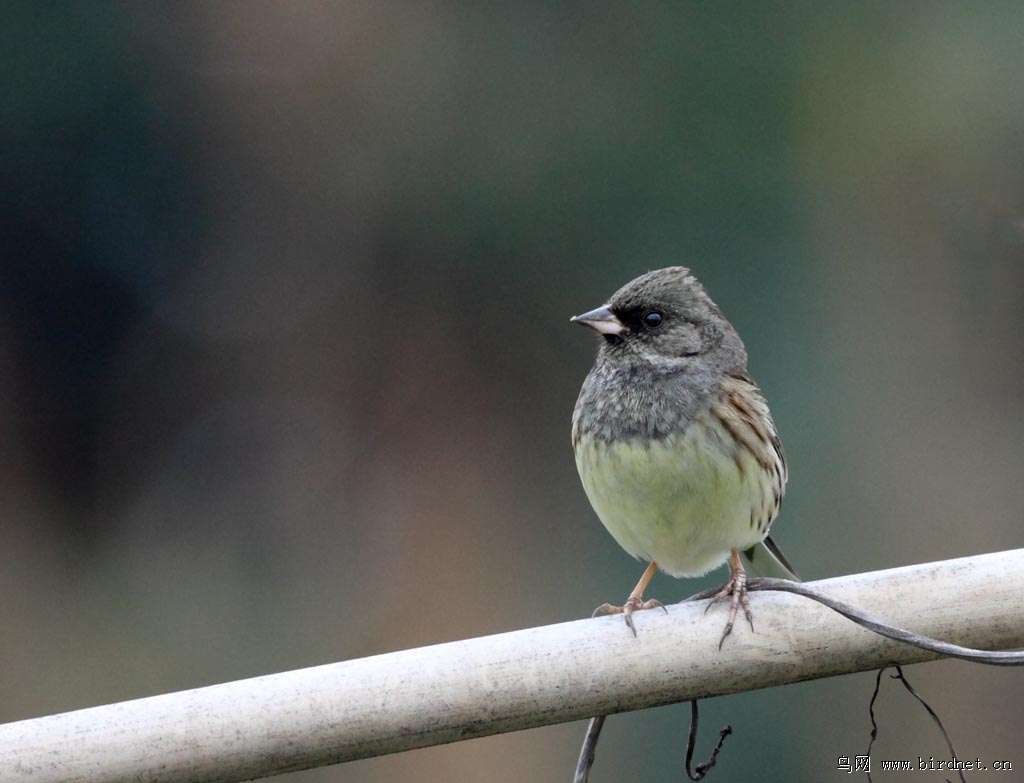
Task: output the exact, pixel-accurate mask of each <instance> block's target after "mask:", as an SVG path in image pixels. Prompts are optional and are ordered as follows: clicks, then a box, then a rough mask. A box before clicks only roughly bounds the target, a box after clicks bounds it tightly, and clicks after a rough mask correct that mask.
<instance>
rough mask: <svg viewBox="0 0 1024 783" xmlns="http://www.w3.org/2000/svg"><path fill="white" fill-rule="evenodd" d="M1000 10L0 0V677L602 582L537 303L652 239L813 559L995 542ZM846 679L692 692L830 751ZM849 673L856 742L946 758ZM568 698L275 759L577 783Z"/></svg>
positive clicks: (281, 649)
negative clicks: (764, 429) (748, 386)
mask: <svg viewBox="0 0 1024 783" xmlns="http://www.w3.org/2000/svg"><path fill="white" fill-rule="evenodd" d="M1022 29H1024V9H1022V8H1021V7H1020V6H1019V5H1018V4H1011V3H990V4H971V3H927V4H925V3H904V4H893V3H867V4H838V3H821V4H786V5H779V4H761V3H733V4H729V5H728V6H727V7H726V6H722V5H720V4H692V3H673V4H668V3H666V4H656V5H654V4H652V5H648V4H639V5H625V4H619V5H611V4H591V3H561V4H558V5H557V6H553V5H551V4H541V3H520V4H514V5H512V4H501V3H476V4H472V3H464V4H458V5H456V4H444V3H435V4H419V3H380V4H376V3H317V2H302V3H266V2H253V3H239V2H234V3H231V2H228V3H172V4H111V5H104V4H68V5H60V4H49V3H8V4H5V5H4V7H3V10H0V64H2V66H3V67H2V73H3V74H4V77H3V78H4V84H5V90H4V95H5V99H4V108H3V122H2V123H0V177H2V188H0V194H2V196H0V197H2V208H0V235H2V243H0V248H2V253H3V259H2V265H0V501H2V506H0V508H2V514H0V520H2V522H0V530H2V534H3V547H2V549H0V553H2V554H0V589H2V592H0V595H2V596H3V598H2V599H0V622H2V624H3V627H4V628H5V629H7V630H6V633H5V643H4V645H3V650H4V653H3V655H4V665H3V667H2V668H0V672H2V674H0V694H2V696H3V698H2V699H0V720H16V719H20V718H26V717H31V716H36V715H43V714H46V713H49V712H56V711H63V710H69V709H75V708H79V707H84V706H89V705H93V704H99V703H105V702H112V701H117V700H120V699H126V698H132V697H138V696H144V695H149V694H153V693H158V692H164V691H169V690H175V689H181V688H188V687H195V686H198V685H202V684H205V683H212V682H216V681H224V680H230V679H238V678H242V677H247V676H252V675H257V674H263V673H268V672H271V671H278V670H283V669H289V668H298V667H301V666H307V665H312V664H317V663H322V662H327V661H335V660H342V659H346V658H352V657H358V656H362V655H368V654H373V653H377V652H384V651H388V650H394V649H400V648H405V647H411V646H418V645H423V644H428V643H433V642H439V641H444V640H449V639H457V638H464V637H470V636H475V635H480V634H486V633H492V632H498V631H502V630H508V629H514V628H520V627H526V626H532V625H540V624H544V623H551V622H558V621H562V620H568V619H571V618H576V617H580V616H583V615H585V614H588V613H589V611H590V609H591V608H592V607H593V606H594V605H596V604H598V603H601V602H603V601H606V600H621V598H622V597H623V596H624V595H625V594H626V592H627V591H628V590H629V588H630V587H631V586H632V584H633V581H634V580H635V578H636V577H637V576H638V575H639V572H640V570H641V568H640V565H639V564H638V563H636V562H633V561H631V560H630V559H629V558H628V557H627V556H626V555H625V554H624V553H622V552H621V551H619V550H618V548H617V547H616V545H615V544H614V542H613V541H612V540H611V539H610V537H609V536H608V535H607V534H606V533H605V532H604V531H603V529H602V528H601V526H600V525H599V523H598V522H597V520H596V519H595V518H594V516H593V513H592V512H591V511H590V509H589V507H588V505H587V502H586V499H585V498H584V496H583V493H582V491H581V490H580V488H579V485H578V481H577V478H576V475H575V468H574V466H573V461H572V456H571V452H570V449H569V444H568V440H569V438H568V420H569V414H570V411H571V409H572V405H573V402H574V399H575V395H576V392H577V389H578V386H579V383H580V381H581V380H582V377H583V375H584V374H585V372H586V369H587V367H588V366H589V364H590V361H591V358H592V355H593V351H594V344H593V339H592V337H591V336H589V335H587V334H584V333H583V332H582V330H579V329H577V328H576V327H572V326H570V325H569V323H568V317H569V316H570V315H572V314H573V313H576V312H580V311H583V310H585V309H589V308H591V307H594V306H596V305H598V304H600V303H601V302H602V301H603V300H604V298H605V297H606V296H607V295H608V294H609V293H611V291H613V290H614V289H615V288H616V287H618V286H619V285H620V284H622V283H623V282H625V281H626V280H628V279H630V278H632V277H634V276H635V275H637V274H639V273H641V272H643V271H646V270H647V269H650V268H654V267H658V266H664V265H668V264H677V263H682V264H686V265H689V266H691V267H692V268H693V269H694V270H695V271H696V272H697V274H698V276H699V277H701V279H702V280H703V281H704V282H705V284H706V285H707V286H708V288H709V290H710V291H711V293H712V295H713V296H714V297H715V299H716V300H717V301H718V303H719V304H720V305H721V306H722V307H723V309H724V310H725V311H726V313H727V314H729V316H730V317H731V318H732V320H733V321H734V322H735V323H736V324H737V326H738V327H739V329H740V332H741V334H743V335H744V336H745V338H746V340H747V344H748V348H749V351H750V354H751V369H752V371H753V373H754V374H755V376H756V377H758V379H759V380H760V381H761V383H762V386H763V387H764V388H765V390H766V392H767V395H768V398H769V401H770V402H771V405H772V409H773V412H774V413H775V418H776V421H777V422H778V424H779V427H780V429H781V432H782V435H783V439H784V442H785V445H786V447H787V450H788V453H789V458H790V464H791V472H792V480H791V483H790V488H789V494H788V496H787V500H786V503H785V505H784V509H783V514H782V517H781V518H780V520H779V522H778V524H777V526H776V535H777V538H778V539H779V540H780V542H781V543H782V544H783V546H784V547H785V548H786V550H787V552H788V553H789V555H790V556H791V559H793V560H794V562H795V563H797V565H798V567H799V568H800V570H801V572H802V573H803V574H804V575H805V576H806V577H810V578H816V577H823V576H828V575H832V574H839V573H847V572H854V571H864V570H872V569H876V568H883V567H890V566H896V565H900V564H905V563H914V562H923V561H928V560H933V559H938V558H944V557H955V556H959V555H967V554H973V553H978V552H985V551H992V550H998V549H1006V548H1011V547H1015V546H1019V545H1020V543H1021V522H1022V518H1021V508H1024V483H1022V482H1021V481H1020V477H1021V474H1022V469H1024V447H1022V445H1021V444H1022V443H1024V437H1022V436H1024V428H1022V417H1021V415H1020V410H1021V401H1022V400H1021V397H1022V395H1021V389H1022V381H1024V371H1022V366H1024V363H1022V359H1024V356H1022V350H1021V341H1020V334H1021V329H1022V326H1024V308H1022V307H1021V294H1022V283H1024V146H1022V145H1021V143H1020V140H1021V138H1022V134H1024V92H1022V91H1021V90H1020V84H1019V82H1020V74H1021V73H1022V72H1024V48H1022V47H1021V36H1020V31H1021V30H1022ZM706 581H709V580H706ZM700 586H703V583H701V582H694V583H688V584H683V583H679V582H676V581H673V580H671V579H669V578H667V577H659V578H658V579H657V580H655V583H654V588H653V594H656V595H658V596H660V597H661V598H662V599H665V600H672V599H675V598H676V597H681V596H683V595H686V594H689V593H690V592H693V591H695V590H696V589H697V588H698V587H700ZM640 624H641V626H642V620H641V622H640ZM741 630H742V629H741ZM909 674H910V676H911V677H912V678H913V679H914V681H915V684H916V686H917V687H918V689H919V690H920V691H921V692H922V693H923V694H924V695H925V696H926V698H929V699H930V700H931V701H932V703H933V704H934V705H935V706H936V708H937V709H938V710H939V711H940V713H942V714H943V716H944V717H945V718H946V722H947V726H948V728H949V730H950V732H951V734H952V735H953V737H954V739H955V741H956V743H957V747H958V749H959V750H960V751H961V753H962V754H963V756H964V757H969V758H974V757H976V756H980V757H981V758H983V759H985V758H988V759H994V758H1013V757H1012V752H1011V751H1012V748H1014V747H1016V744H1015V743H1014V742H1013V740H1014V739H1015V738H1017V737H1018V736H1019V735H1020V733H1021V731H1022V730H1024V717H1022V715H1021V711H1020V705H1019V703H1018V702H1019V700H1018V699H1016V698H1015V697H1014V694H1015V693H1019V687H1018V685H1019V682H1018V678H1017V677H1016V676H1015V675H1014V673H1013V672H1002V671H1000V672H993V671H989V670H984V669H980V668H973V667H970V666H968V665H966V664H963V663H948V662H947V663H941V664H931V665H929V666H924V667H917V668H915V669H912V670H911V671H910V672H909ZM871 686H872V680H871V676H870V675H860V676H856V677H848V678H842V679H839V680H836V681H823V682H817V683H808V684H805V685H801V686H795V687H791V688H786V689H777V690H773V691H765V692H761V693H755V694H748V695H744V696H737V697H730V698H726V699H720V700H715V701H712V702H708V703H707V704H706V705H705V714H704V726H705V730H706V731H707V733H708V735H709V737H713V735H714V730H715V729H716V728H717V726H718V725H720V724H722V723H725V722H731V723H733V724H734V725H735V726H736V729H737V733H736V736H735V737H733V738H732V739H731V740H730V741H729V743H728V744H727V745H726V748H725V750H724V752H723V755H722V759H721V762H720V765H719V767H718V768H717V769H716V770H714V772H713V773H712V774H713V775H715V777H716V779H717V780H721V781H728V780H746V779H751V778H756V779H762V778H765V777H767V778H769V779H771V778H777V779H816V780H820V779H825V778H826V777H827V776H829V775H830V774H831V770H834V769H835V764H836V758H837V756H839V755H842V754H846V755H851V754H853V753H856V752H860V751H862V750H863V748H864V747H865V745H866V739H867V732H868V723H867V715H866V705H867V700H868V698H869V696H870V690H871ZM893 693H899V691H893ZM879 710H880V716H881V719H882V720H883V721H884V722H885V724H886V730H885V731H884V732H883V738H882V740H881V742H880V744H878V745H876V751H877V752H876V757H878V758H913V757H915V756H918V755H921V756H925V757H927V756H928V755H935V756H936V757H939V756H942V755H943V754H944V753H945V750H944V747H943V746H942V744H941V739H940V738H939V737H938V736H937V734H936V732H935V731H934V730H933V729H932V727H931V725H930V723H929V721H928V720H927V719H926V718H925V717H924V716H922V715H921V713H920V711H919V710H917V709H916V708H915V707H914V705H913V704H910V703H908V700H907V699H905V698H902V697H901V696H893V695H890V696H887V697H883V703H882V704H881V705H880V707H879ZM685 719H686V710H685V709H684V708H679V707H674V708H665V709H661V710H652V711H648V712H646V713H641V714H636V715H629V716H621V717H616V718H614V719H613V720H611V721H609V725H608V729H607V734H606V737H605V739H604V741H603V744H602V748H601V751H600V753H599V755H598V765H597V768H596V770H595V773H594V780H595V781H598V782H599V781H601V780H618V779H643V780H645V781H648V783H655V781H675V780H678V779H680V778H681V774H682V772H681V759H682V752H683V750H682V742H683V732H684V725H685ZM582 730H583V729H582V725H581V724H576V725H571V726H562V727H553V728H548V729H542V730H535V731H530V732H523V733H520V734H516V735H510V736H505V737H500V738H493V739H487V740H479V741H475V742H470V743H462V744H459V745H455V746H450V747H445V748H436V749H431V750H425V751H417V752H414V753H409V754H403V755H400V756H396V757H391V758H386V759H378V760H368V761H364V762H358V763H355V764H350V765H346V766H344V767H337V768H330V769H324V770H317V771H311V772H307V773H299V774H296V775H294V776H292V777H289V778H288V779H289V780H295V781H303V782H304V783H312V782H313V781H325V782H326V781H334V780H346V781H353V780H365V781H384V780H397V779H416V780H478V779H486V780H509V781H512V780H515V781H519V780H545V781H547V780H550V781H561V780H567V779H568V777H569V775H570V774H571V772H570V771H571V769H572V766H573V764H574V762H575V754H576V750H577V747H578V742H579V740H580V738H581V736H582ZM708 741H709V742H710V739H709V740H708ZM1014 761H1016V762H1018V763H1019V764H1021V765H1024V759H1014ZM836 774H838V773H836ZM282 780H284V778H282Z"/></svg>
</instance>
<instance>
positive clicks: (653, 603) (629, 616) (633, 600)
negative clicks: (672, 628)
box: [590, 595, 668, 636]
mask: <svg viewBox="0 0 1024 783" xmlns="http://www.w3.org/2000/svg"><path fill="white" fill-rule="evenodd" d="M641 609H661V610H662V611H663V612H664V613H665V614H668V609H666V608H665V604H663V603H662V602H661V601H659V600H658V599H656V598H648V599H647V600H646V601H645V600H643V598H641V597H640V596H638V595H631V596H630V597H629V598H627V599H626V603H624V604H623V605H622V606H615V605H614V604H601V605H600V606H599V607H597V609H595V610H594V613H593V614H592V615H590V616H591V617H597V616H598V615H601V614H621V615H623V617H624V618H625V620H626V625H628V626H629V630H631V631H632V632H633V636H636V626H635V625H633V612H638V611H640V610H641Z"/></svg>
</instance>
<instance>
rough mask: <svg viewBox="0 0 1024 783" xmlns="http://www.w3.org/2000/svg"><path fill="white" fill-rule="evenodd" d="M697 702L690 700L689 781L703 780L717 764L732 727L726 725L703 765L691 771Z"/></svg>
mask: <svg viewBox="0 0 1024 783" xmlns="http://www.w3.org/2000/svg"><path fill="white" fill-rule="evenodd" d="M698 717H699V716H698V711H697V700H696V699H690V733H689V736H688V737H687V740H686V777H688V778H689V779H690V780H703V779H704V776H705V775H707V774H708V770H710V769H711V768H712V767H713V766H715V764H717V763H718V751H720V750H721V749H722V745H724V744H725V738H726V737H728V736H729V735H730V734H732V726H730V725H728V724H726V725H725V726H724V727H723V728H722V729H721V730H720V731H719V732H718V743H717V744H716V745H715V749H714V750H713V751H711V755H710V756H709V757H708V760H707V761H705V762H704V763H703V764H698V765H697V768H696V769H693V768H692V767H691V766H690V765H691V763H692V762H693V751H694V748H696V746H697V719H698Z"/></svg>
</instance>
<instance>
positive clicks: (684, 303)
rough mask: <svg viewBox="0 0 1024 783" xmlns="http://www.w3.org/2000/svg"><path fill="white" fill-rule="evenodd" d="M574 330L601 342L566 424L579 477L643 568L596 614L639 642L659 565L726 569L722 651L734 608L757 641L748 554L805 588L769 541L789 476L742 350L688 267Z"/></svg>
mask: <svg viewBox="0 0 1024 783" xmlns="http://www.w3.org/2000/svg"><path fill="white" fill-rule="evenodd" d="M571 320H572V321H573V322H574V323H577V324H580V325H582V326H586V327H588V328H590V329H592V330H593V331H595V332H597V333H598V334H599V335H600V336H601V343H600V347H599V348H598V351H597V357H596V359H595V361H594V364H593V367H592V368H591V369H590V372H589V373H588V374H587V376H586V379H585V380H584V381H583V386H582V388H581V389H580V394H579V398H578V399H577V401H576V406H575V409H574V410H573V416H572V446H573V452H574V454H575V458H576V467H577V469H578V471H579V475H580V480H581V482H582V484H583V489H584V492H585V493H586V495H587V498H588V499H589V500H590V504H591V505H592V506H593V509H594V511H595V512H596V514H597V516H598V518H599V519H600V520H601V522H602V523H603V524H604V526H605V528H606V529H607V530H608V532H609V533H611V535H612V537H613V538H614V539H615V540H616V541H617V542H618V544H619V545H620V546H621V547H622V548H623V549H624V550H626V552H628V553H629V554H631V555H633V556H634V557H635V558H638V559H640V560H644V561H647V562H648V563H649V565H648V566H647V568H646V570H645V571H644V572H643V575H642V576H641V577H640V580H639V581H638V582H637V585H636V587H635V588H634V589H633V591H632V592H631V593H630V594H629V596H628V598H627V599H626V601H625V603H624V604H622V605H621V606H616V605H613V604H608V603H606V604H602V605H601V606H599V607H598V608H597V609H596V610H595V612H594V614H595V616H596V615H598V614H603V613H621V614H623V615H624V616H625V620H626V623H627V625H628V626H629V628H630V630H631V631H632V632H633V634H634V635H635V634H636V626H635V624H634V622H633V617H632V615H633V613H634V612H636V611H638V610H642V609H653V608H662V609H664V605H663V604H662V603H661V602H660V601H657V600H655V599H645V598H644V592H645V591H646V589H647V586H648V584H649V582H650V581H651V579H652V578H653V576H654V575H655V573H657V571H658V570H659V568H660V569H661V570H662V571H664V572H666V573H668V574H670V575H671V576H674V577H679V578H683V577H696V576H700V575H703V574H705V573H708V572H709V571H711V570H712V569H714V568H717V567H719V566H721V565H722V564H724V563H728V566H729V578H728V581H727V582H726V583H725V585H724V586H723V587H722V588H721V590H719V591H718V592H717V593H716V594H715V595H714V596H713V597H712V599H711V601H710V602H709V604H708V606H707V609H710V608H711V606H713V605H714V604H716V603H718V602H719V601H723V600H725V599H729V612H728V619H727V622H726V626H725V630H724V632H723V634H722V637H721V640H720V642H719V647H721V645H722V643H723V642H724V641H725V639H726V637H727V636H729V634H730V633H731V632H732V629H733V624H734V622H735V620H736V617H737V613H738V611H739V609H740V608H742V610H743V614H744V617H745V618H746V620H747V622H748V623H749V624H750V627H751V630H753V615H752V613H751V610H750V603H749V601H748V598H747V574H746V569H745V568H744V565H743V562H742V560H741V558H740V555H741V554H742V555H743V556H744V557H745V558H746V560H747V561H748V563H749V564H750V567H751V571H752V572H753V573H756V574H759V575H761V576H776V577H780V578H784V579H792V580H794V581H799V577H797V575H796V571H795V570H794V569H793V567H792V566H791V565H790V564H789V562H788V560H787V559H786V557H785V555H783V553H782V550H781V549H780V548H779V547H778V545H777V544H776V543H775V542H774V541H773V540H772V538H771V537H770V536H769V529H770V528H771V525H772V522H773V521H774V520H775V518H776V516H778V513H779V508H780V506H781V503H782V497H783V494H784V492H785V489H786V481H787V479H788V468H787V465H786V457H785V454H784V452H783V450H782V443H781V441H780V439H779V435H778V432H777V430H776V428H775V423H774V422H773V420H772V416H771V413H770V412H769V410H768V404H767V402H766V401H765V397H764V394H763V393H762V392H761V389H760V388H759V387H758V385H757V383H756V382H755V381H754V379H753V378H752V377H751V375H750V374H749V372H748V371H747V351H746V348H745V346H744V344H743V341H742V340H741V339H740V336H739V334H738V333H737V331H736V329H735V327H733V325H732V324H731V323H730V322H729V320H728V319H727V318H726V317H725V315H723V313H722V311H721V310H720V309H719V308H718V306H717V305H716V304H715V303H714V302H713V301H712V300H711V297H710V296H708V294H707V292H706V291H705V289H704V287H703V286H702V285H701V283H700V282H699V281H698V280H697V278H696V277H694V275H693V274H692V273H691V272H690V270H689V269H688V268H686V267H682V266H673V267H667V268H664V269H656V270H653V271H650V272H647V273H646V274H644V275H641V276H640V277H637V278H636V279H635V280H632V281H630V282H629V283H627V284H626V285H624V286H623V287H622V288H620V289H619V290H618V291H616V292H615V293H614V294H612V296H611V298H610V299H608V301H607V302H605V304H603V305H602V306H601V307H598V308H596V309H594V310H590V311H588V312H585V313H582V314H581V315H577V316H574V317H573V318H572V319H571ZM707 609H706V610H705V611H707ZM665 611H667V610H665Z"/></svg>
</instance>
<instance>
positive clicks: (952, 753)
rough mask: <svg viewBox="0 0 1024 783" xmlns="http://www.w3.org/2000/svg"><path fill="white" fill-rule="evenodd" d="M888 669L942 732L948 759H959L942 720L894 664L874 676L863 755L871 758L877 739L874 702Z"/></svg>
mask: <svg viewBox="0 0 1024 783" xmlns="http://www.w3.org/2000/svg"><path fill="white" fill-rule="evenodd" d="M889 669H895V670H896V674H890V675H889V676H890V677H891V678H892V679H894V680H899V681H900V682H901V683H903V687H904V688H906V689H907V690H908V691H909V692H910V695H911V696H913V697H914V698H915V699H917V701H918V702H919V703H920V704H921V706H922V707H924V708H925V709H926V710H928V714H929V715H931V716H932V720H933V721H935V725H936V726H938V727H939V731H941V732H942V738H943V739H944V740H946V747H947V748H948V749H949V755H950V758H954V759H955V758H959V757H958V756H957V755H956V748H954V747H953V740H952V739H951V738H950V736H949V732H948V731H946V727H945V726H943V725H942V720H941V719H940V718H939V716H938V714H937V713H936V712H935V710H933V709H932V708H931V705H930V704H928V702H926V701H925V700H924V699H923V698H921V696H920V694H918V692H917V691H915V690H914V688H913V687H912V686H911V684H910V681H909V680H907V677H906V675H905V674H904V673H903V667H902V666H900V665H899V664H896V663H894V664H890V665H889V666H883V667H882V668H881V669H879V670H878V674H877V675H875V690H874V691H873V692H872V694H871V701H870V702H869V703H868V716H869V717H870V718H871V739H870V740H868V749H867V751H866V752H865V754H866V755H867V756H868V757H869V758H870V757H871V748H872V746H873V745H874V744H875V739H876V738H877V737H878V723H877V721H876V720H875V700H876V699H877V698H878V692H879V690H880V688H881V687H882V675H883V674H885V673H886V672H887V671H888V670H889ZM957 771H958V773H959V775H960V783H967V778H965V777H964V773H963V770H957ZM867 774H868V783H871V770H870V769H869V770H867ZM946 783H953V782H952V781H951V780H950V779H949V778H946Z"/></svg>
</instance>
